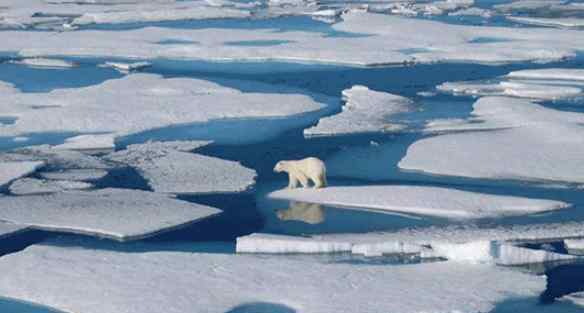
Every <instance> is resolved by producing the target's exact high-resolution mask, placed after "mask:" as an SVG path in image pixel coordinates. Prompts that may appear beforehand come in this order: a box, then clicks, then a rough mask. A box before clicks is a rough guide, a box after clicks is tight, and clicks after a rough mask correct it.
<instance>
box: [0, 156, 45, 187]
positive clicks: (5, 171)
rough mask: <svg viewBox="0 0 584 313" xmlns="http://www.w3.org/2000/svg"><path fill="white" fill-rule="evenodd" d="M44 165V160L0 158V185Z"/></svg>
mask: <svg viewBox="0 0 584 313" xmlns="http://www.w3.org/2000/svg"><path fill="white" fill-rule="evenodd" d="M44 165H45V162H42V161H3V160H1V159H0V187H2V186H4V185H6V184H8V183H10V182H11V181H13V180H15V179H18V178H20V177H24V176H27V175H29V174H31V173H34V172H35V171H36V170H37V169H39V168H40V167H42V166H44Z"/></svg>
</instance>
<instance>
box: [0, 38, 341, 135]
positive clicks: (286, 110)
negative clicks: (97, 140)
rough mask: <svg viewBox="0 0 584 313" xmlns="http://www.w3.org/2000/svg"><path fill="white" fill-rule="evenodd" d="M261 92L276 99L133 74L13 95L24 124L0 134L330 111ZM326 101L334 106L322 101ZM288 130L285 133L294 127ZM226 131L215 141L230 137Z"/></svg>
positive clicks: (13, 108)
mask: <svg viewBox="0 0 584 313" xmlns="http://www.w3.org/2000/svg"><path fill="white" fill-rule="evenodd" d="M0 37H1V34H0ZM255 86H256V87H257V88H262V89H264V90H266V91H267V92H272V93H251V92H240V91H238V90H236V89H233V88H228V87H223V86H220V85H218V84H215V83H212V82H209V81H205V80H199V79H190V78H170V79H165V78H162V77H161V76H158V75H151V74H132V75H128V76H125V77H123V78H120V79H112V80H108V81H105V82H104V83H102V84H99V85H95V86H91V87H85V88H77V89H58V90H53V91H51V92H49V93H16V94H14V93H8V94H7V95H2V96H3V99H4V100H5V102H4V103H3V104H0V108H2V111H3V112H5V113H4V114H6V115H10V116H15V117H17V118H18V120H16V122H15V123H14V124H11V125H6V126H4V127H2V128H0V136H18V135H21V134H28V133H39V132H75V133H104V132H106V133H113V134H114V135H115V136H118V137H119V136H123V135H128V134H135V133H139V132H143V131H146V130H152V129H158V128H163V127H167V126H172V125H177V124H188V123H201V124H202V123H206V122H209V121H211V120H227V119H246V118H247V119H252V118H262V119H277V118H291V117H302V116H305V115H306V114H308V113H317V112H319V111H320V110H321V109H323V108H324V107H325V104H323V103H319V102H317V101H316V100H314V99H313V98H312V97H310V96H307V95H301V94H293V93H285V92H296V91H297V90H291V89H282V88H281V87H275V86H271V85H266V84H260V83H258V84H256V85H255ZM325 98H326V100H325V101H327V102H328V101H332V100H330V99H329V98H327V97H320V99H325ZM38 106H41V107H42V108H41V109H39V107H38ZM282 124H283V125H282V126H281V128H282V129H286V127H290V126H287V125H286V123H282ZM221 131H222V132H223V133H221V134H219V133H216V134H211V136H219V135H225V134H224V132H225V131H224V130H223V129H221ZM250 133H252V134H251V135H250V136H251V137H253V132H252V131H251V130H250Z"/></svg>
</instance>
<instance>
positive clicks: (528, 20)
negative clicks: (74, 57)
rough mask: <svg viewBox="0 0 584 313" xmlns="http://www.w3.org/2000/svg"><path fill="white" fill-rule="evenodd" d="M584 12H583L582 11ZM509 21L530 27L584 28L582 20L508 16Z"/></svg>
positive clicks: (583, 20)
mask: <svg viewBox="0 0 584 313" xmlns="http://www.w3.org/2000/svg"><path fill="white" fill-rule="evenodd" d="M583 11H584V10H583ZM507 18H508V19H510V20H511V21H514V22H518V23H523V24H530V25H541V26H552V27H584V19H583V18H570V17H562V18H545V17H520V16H509V17H507Z"/></svg>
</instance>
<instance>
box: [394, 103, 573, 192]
mask: <svg viewBox="0 0 584 313" xmlns="http://www.w3.org/2000/svg"><path fill="white" fill-rule="evenodd" d="M583 123H584V114H581V113H574V112H565V111H558V110H554V109H550V108H546V107H543V106H540V105H538V104H535V103H533V102H530V101H528V100H525V99H514V98H506V97H484V98H481V99H479V100H478V101H477V102H476V103H475V104H474V110H473V112H472V117H471V118H470V119H469V120H468V121H467V122H461V121H456V122H455V123H453V124H449V123H441V124H440V125H431V127H430V128H429V130H432V131H448V130H489V129H490V130H493V131H468V132H463V133H454V134H444V135H440V136H434V137H429V138H425V139H421V140H418V141H416V142H415V143H413V144H412V145H411V146H410V147H409V148H408V151H407V153H406V155H405V157H404V158H403V159H402V160H401V161H400V162H399V164H398V166H399V167H400V168H402V169H405V170H415V171H422V172H425V173H432V174H440V175H451V176H464V177H474V178H491V179H516V180H530V181H556V182H563V183H580V184H581V183H584V159H582V157H581V156H582V155H583V154H584V126H583Z"/></svg>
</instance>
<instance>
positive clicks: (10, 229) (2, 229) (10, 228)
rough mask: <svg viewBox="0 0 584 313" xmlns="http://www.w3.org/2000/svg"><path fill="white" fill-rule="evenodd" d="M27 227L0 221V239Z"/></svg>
mask: <svg viewBox="0 0 584 313" xmlns="http://www.w3.org/2000/svg"><path fill="white" fill-rule="evenodd" d="M27 229H28V226H23V225H16V224H9V223H5V222H0V239H2V238H6V237H10V236H12V235H15V234H17V233H20V232H22V231H25V230H27Z"/></svg>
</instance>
